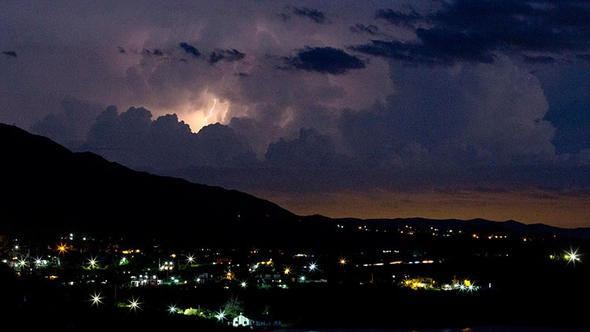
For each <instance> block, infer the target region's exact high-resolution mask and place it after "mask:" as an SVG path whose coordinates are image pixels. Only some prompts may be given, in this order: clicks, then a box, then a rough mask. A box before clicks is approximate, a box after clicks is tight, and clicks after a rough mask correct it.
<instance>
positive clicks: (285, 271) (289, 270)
mask: <svg viewBox="0 0 590 332" xmlns="http://www.w3.org/2000/svg"><path fill="white" fill-rule="evenodd" d="M283 273H284V274H289V273H291V269H290V268H288V267H286V268H285V269H284V270H283Z"/></svg>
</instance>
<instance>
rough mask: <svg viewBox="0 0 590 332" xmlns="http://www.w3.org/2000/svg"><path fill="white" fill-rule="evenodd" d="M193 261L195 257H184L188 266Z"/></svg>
mask: <svg viewBox="0 0 590 332" xmlns="http://www.w3.org/2000/svg"><path fill="white" fill-rule="evenodd" d="M194 261H195V257H194V256H192V255H188V256H186V262H187V263H189V264H190V263H193V262H194Z"/></svg>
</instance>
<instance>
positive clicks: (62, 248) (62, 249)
mask: <svg viewBox="0 0 590 332" xmlns="http://www.w3.org/2000/svg"><path fill="white" fill-rule="evenodd" d="M67 251H68V245H67V244H65V243H60V244H58V245H57V252H59V253H60V254H65V253H66V252H67Z"/></svg>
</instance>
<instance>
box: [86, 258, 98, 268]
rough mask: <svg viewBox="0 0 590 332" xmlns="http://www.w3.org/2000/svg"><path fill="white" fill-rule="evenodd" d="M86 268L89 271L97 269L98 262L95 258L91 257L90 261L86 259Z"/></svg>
mask: <svg viewBox="0 0 590 332" xmlns="http://www.w3.org/2000/svg"><path fill="white" fill-rule="evenodd" d="M88 266H89V267H90V268H91V269H95V268H97V267H98V260H97V259H96V257H91V258H90V259H88Z"/></svg>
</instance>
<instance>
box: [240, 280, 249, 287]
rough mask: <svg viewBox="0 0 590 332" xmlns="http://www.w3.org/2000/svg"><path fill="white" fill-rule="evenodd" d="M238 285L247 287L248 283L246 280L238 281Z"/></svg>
mask: <svg viewBox="0 0 590 332" xmlns="http://www.w3.org/2000/svg"><path fill="white" fill-rule="evenodd" d="M240 287H242V288H246V287H248V283H247V282H245V281H242V282H241V283H240Z"/></svg>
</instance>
